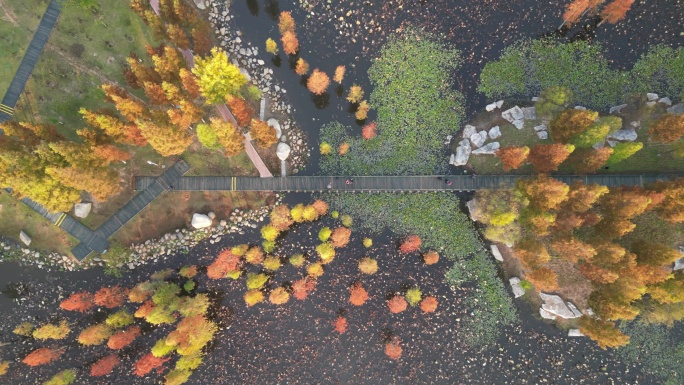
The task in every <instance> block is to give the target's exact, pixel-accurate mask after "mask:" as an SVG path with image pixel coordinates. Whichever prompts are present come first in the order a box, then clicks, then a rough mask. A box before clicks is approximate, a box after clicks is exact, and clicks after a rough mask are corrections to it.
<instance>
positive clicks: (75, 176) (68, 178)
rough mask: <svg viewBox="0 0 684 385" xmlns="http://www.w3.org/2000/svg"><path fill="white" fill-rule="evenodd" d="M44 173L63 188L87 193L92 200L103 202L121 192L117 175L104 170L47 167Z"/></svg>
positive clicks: (112, 171) (109, 170)
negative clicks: (66, 187)
mask: <svg viewBox="0 0 684 385" xmlns="http://www.w3.org/2000/svg"><path fill="white" fill-rule="evenodd" d="M45 171H46V172H47V173H48V175H50V176H51V177H53V178H55V179H56V180H59V181H60V182H61V183H63V184H64V185H65V186H69V187H72V188H74V189H76V190H84V191H88V192H89V193H90V194H91V195H92V196H93V198H95V199H96V200H98V201H100V202H104V201H106V200H108V199H109V198H111V197H112V196H114V195H116V194H118V193H119V191H121V186H120V185H119V175H118V173H117V172H116V171H114V170H111V169H106V168H102V167H99V168H78V167H74V166H71V167H47V168H46V169H45Z"/></svg>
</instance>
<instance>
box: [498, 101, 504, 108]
mask: <svg viewBox="0 0 684 385" xmlns="http://www.w3.org/2000/svg"><path fill="white" fill-rule="evenodd" d="M503 104H504V101H503V100H499V101H498V102H496V108H501V106H503Z"/></svg>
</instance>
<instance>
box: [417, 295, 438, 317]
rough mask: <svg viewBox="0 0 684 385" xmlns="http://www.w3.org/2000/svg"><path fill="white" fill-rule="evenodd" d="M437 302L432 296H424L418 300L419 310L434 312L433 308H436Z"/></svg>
mask: <svg viewBox="0 0 684 385" xmlns="http://www.w3.org/2000/svg"><path fill="white" fill-rule="evenodd" d="M438 303H439V302H438V301H437V298H435V297H433V296H427V297H424V298H423V300H422V301H420V310H422V311H423V313H434V312H435V310H437V304H438Z"/></svg>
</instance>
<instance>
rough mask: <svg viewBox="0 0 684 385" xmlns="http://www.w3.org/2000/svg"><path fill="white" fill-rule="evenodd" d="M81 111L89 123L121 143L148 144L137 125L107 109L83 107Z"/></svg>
mask: <svg viewBox="0 0 684 385" xmlns="http://www.w3.org/2000/svg"><path fill="white" fill-rule="evenodd" d="M79 113H80V114H81V116H82V117H83V120H85V122H86V123H87V124H88V125H90V126H92V127H95V128H97V129H100V130H102V131H103V132H104V133H105V134H107V136H109V137H111V138H112V139H113V140H115V141H117V142H119V143H123V144H130V145H133V146H144V145H145V144H147V141H146V140H145V138H144V137H143V136H142V133H141V132H140V130H139V129H138V128H137V126H135V125H131V124H126V123H124V122H123V121H121V120H120V119H119V118H117V117H115V116H114V115H113V114H111V113H109V112H107V111H99V112H91V111H88V110H86V109H85V108H81V109H80V110H79Z"/></svg>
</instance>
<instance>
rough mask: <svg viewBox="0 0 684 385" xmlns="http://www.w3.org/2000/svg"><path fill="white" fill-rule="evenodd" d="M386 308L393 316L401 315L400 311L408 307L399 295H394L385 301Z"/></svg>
mask: <svg viewBox="0 0 684 385" xmlns="http://www.w3.org/2000/svg"><path fill="white" fill-rule="evenodd" d="M387 307H389V311H390V312H391V313H393V314H396V313H401V312H402V311H404V310H406V307H408V303H407V302H406V300H405V299H404V297H402V296H400V295H395V296H394V297H392V299H390V300H389V301H387Z"/></svg>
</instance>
